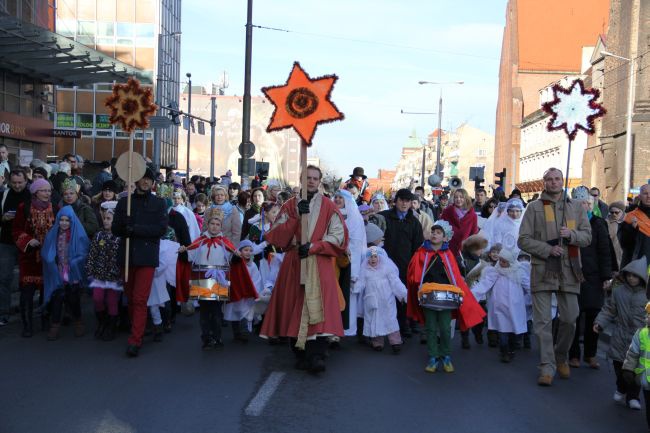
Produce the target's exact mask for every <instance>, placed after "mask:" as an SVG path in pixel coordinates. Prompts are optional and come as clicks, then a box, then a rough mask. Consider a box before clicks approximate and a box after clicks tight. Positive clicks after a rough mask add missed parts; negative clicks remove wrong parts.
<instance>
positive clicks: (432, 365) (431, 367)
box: [424, 358, 438, 373]
mask: <svg viewBox="0 0 650 433" xmlns="http://www.w3.org/2000/svg"><path fill="white" fill-rule="evenodd" d="M424 371H426V372H427V373H435V372H436V371H438V358H430V359H429V363H428V364H427V366H426V367H424Z"/></svg>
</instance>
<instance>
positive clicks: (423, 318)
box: [406, 220, 485, 373]
mask: <svg viewBox="0 0 650 433" xmlns="http://www.w3.org/2000/svg"><path fill="white" fill-rule="evenodd" d="M452 236H453V231H452V228H451V226H450V225H449V223H448V222H447V221H443V220H439V221H436V222H435V223H434V224H433V227H432V228H431V239H430V240H426V241H425V242H424V243H423V244H422V246H421V247H420V248H418V250H417V251H416V252H415V254H414V255H413V257H412V258H411V261H410V263H409V267H408V272H407V276H406V279H407V287H408V301H407V308H406V315H407V317H408V318H410V319H413V320H416V321H418V322H420V323H424V325H425V328H426V333H427V352H428V355H429V361H428V363H427V365H426V367H425V371H426V372H428V373H435V372H436V371H438V369H439V368H440V367H442V369H443V370H444V371H445V372H446V373H453V372H454V366H453V364H452V363H451V344H450V343H451V342H450V340H451V328H450V324H451V319H452V311H453V310H456V309H457V311H456V313H455V314H456V316H457V319H458V321H459V324H460V329H461V331H465V330H468V329H469V328H471V327H472V326H474V325H477V324H478V323H481V322H482V321H483V317H485V312H484V311H483V309H482V308H481V306H480V305H479V304H478V302H476V299H474V296H472V293H471V292H470V290H469V288H468V287H467V285H466V284H465V280H464V279H463V277H462V275H461V272H460V269H459V267H458V261H457V259H456V257H454V255H453V253H452V252H451V251H450V250H449V244H448V241H449V239H451V237H452ZM425 286H426V287H427V288H433V289H434V290H438V289H440V290H443V289H446V291H444V293H441V292H437V293H436V292H435V291H431V292H429V294H428V296H426V297H425V296H422V295H423V293H424V292H423V291H422V289H423V288H424V287H425ZM461 293H462V295H461ZM439 295H442V296H439ZM450 300H451V301H450ZM438 336H440V342H438Z"/></svg>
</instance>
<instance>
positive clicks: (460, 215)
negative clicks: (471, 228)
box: [454, 206, 467, 219]
mask: <svg viewBox="0 0 650 433" xmlns="http://www.w3.org/2000/svg"><path fill="white" fill-rule="evenodd" d="M454 210H455V211H456V216H458V219H463V217H464V216H465V214H467V209H462V208H459V207H456V206H454Z"/></svg>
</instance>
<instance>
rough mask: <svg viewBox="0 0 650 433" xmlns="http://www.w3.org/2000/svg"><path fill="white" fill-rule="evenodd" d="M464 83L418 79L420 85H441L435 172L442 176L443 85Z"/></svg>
mask: <svg viewBox="0 0 650 433" xmlns="http://www.w3.org/2000/svg"><path fill="white" fill-rule="evenodd" d="M464 83H465V82H464V81H446V82H438V81H418V84H420V85H425V84H433V85H436V86H440V99H438V144H437V146H436V169H435V173H436V175H437V176H440V147H441V146H442V86H443V85H445V84H458V85H462V84H464Z"/></svg>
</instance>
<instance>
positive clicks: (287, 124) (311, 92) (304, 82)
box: [262, 62, 344, 146]
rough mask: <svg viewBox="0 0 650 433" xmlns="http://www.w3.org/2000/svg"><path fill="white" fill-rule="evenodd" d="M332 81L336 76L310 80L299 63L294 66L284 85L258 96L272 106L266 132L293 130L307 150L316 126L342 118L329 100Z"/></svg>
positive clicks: (271, 87)
mask: <svg viewBox="0 0 650 433" xmlns="http://www.w3.org/2000/svg"><path fill="white" fill-rule="evenodd" d="M336 80H338V77H337V76H336V75H324V76H322V77H318V78H310V77H309V75H307V73H306V72H305V71H304V69H302V67H301V66H300V63H298V62H294V64H293V69H292V70H291V74H290V75H289V78H288V79H287V82H286V83H285V84H284V85H282V86H270V87H263V88H262V92H264V94H265V95H266V97H267V98H269V100H270V101H271V103H272V104H273V105H274V106H275V110H274V111H273V115H272V116H271V122H270V123H269V126H268V127H267V128H266V130H267V131H268V132H271V131H279V130H281V129H285V128H291V127H293V129H295V131H296V132H297V133H298V135H300V137H301V138H302V139H303V140H304V142H305V143H306V144H307V145H308V146H311V141H312V139H313V138H314V133H315V132H316V127H317V126H318V125H319V124H321V123H328V122H333V121H335V120H342V119H343V117H344V116H343V113H341V112H340V111H339V110H338V108H336V105H334V103H333V102H332V101H331V99H330V93H332V88H333V87H334V83H335V82H336Z"/></svg>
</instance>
